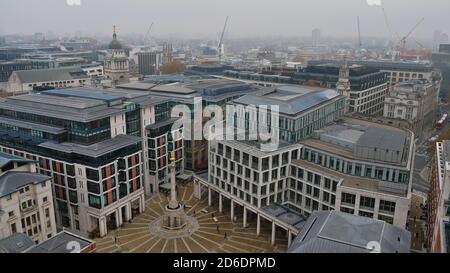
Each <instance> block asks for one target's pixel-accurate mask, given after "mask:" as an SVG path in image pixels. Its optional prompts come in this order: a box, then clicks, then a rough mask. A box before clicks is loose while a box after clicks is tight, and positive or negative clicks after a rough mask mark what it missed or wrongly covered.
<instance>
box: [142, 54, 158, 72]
mask: <svg viewBox="0 0 450 273" xmlns="http://www.w3.org/2000/svg"><path fill="white" fill-rule="evenodd" d="M160 64H161V53H160V52H149V51H148V52H140V53H138V66H139V74H141V75H154V74H156V71H158V69H159V66H160Z"/></svg>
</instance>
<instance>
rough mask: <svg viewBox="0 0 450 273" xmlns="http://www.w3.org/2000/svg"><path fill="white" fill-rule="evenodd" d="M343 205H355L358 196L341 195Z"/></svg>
mask: <svg viewBox="0 0 450 273" xmlns="http://www.w3.org/2000/svg"><path fill="white" fill-rule="evenodd" d="M341 198H342V203H343V204H345V205H352V206H353V205H355V199H356V196H355V195H354V194H350V193H345V192H343V193H342V195H341Z"/></svg>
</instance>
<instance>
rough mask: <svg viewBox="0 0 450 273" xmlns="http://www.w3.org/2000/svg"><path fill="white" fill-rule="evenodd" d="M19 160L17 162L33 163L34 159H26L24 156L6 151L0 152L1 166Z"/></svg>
mask: <svg viewBox="0 0 450 273" xmlns="http://www.w3.org/2000/svg"><path fill="white" fill-rule="evenodd" d="M12 162H17V163H31V162H34V161H33V160H29V159H25V158H23V157H18V156H15V155H12V154H7V153H4V152H0V168H3V167H4V166H6V165H8V164H9V163H12Z"/></svg>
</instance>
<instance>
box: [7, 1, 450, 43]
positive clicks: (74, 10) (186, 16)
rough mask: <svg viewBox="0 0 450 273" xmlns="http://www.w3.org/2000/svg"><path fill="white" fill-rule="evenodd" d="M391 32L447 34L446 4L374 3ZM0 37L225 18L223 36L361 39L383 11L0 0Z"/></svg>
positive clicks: (374, 29) (158, 28) (357, 6)
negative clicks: (316, 33)
mask: <svg viewBox="0 0 450 273" xmlns="http://www.w3.org/2000/svg"><path fill="white" fill-rule="evenodd" d="M381 2H382V5H381V7H384V8H385V10H386V12H387V14H388V17H389V21H390V25H391V28H392V30H393V31H394V32H396V33H398V35H399V36H404V35H406V34H407V33H408V32H409V30H410V29H411V28H412V27H413V26H414V25H415V24H416V23H417V22H418V21H419V20H420V19H421V18H422V17H424V18H425V21H424V22H423V23H422V24H421V25H420V26H419V27H418V28H417V29H416V30H415V31H414V33H413V35H412V36H414V37H418V38H427V39H429V38H431V37H432V35H433V32H434V31H435V30H441V31H442V32H446V33H449V32H450V17H449V16H448V12H449V10H450V1H448V0H430V1H424V0H420V1H419V0H381ZM0 3H1V4H0V7H1V16H0V34H32V33H35V32H44V33H45V32H48V31H51V32H54V33H57V34H63V33H74V32H76V31H81V33H82V34H83V35H94V34H95V33H102V34H109V33H111V31H112V25H117V26H118V29H119V30H118V32H119V35H124V36H125V35H127V34H131V33H137V34H139V33H142V34H145V33H146V32H147V29H148V27H149V25H150V24H151V22H154V26H153V29H152V34H151V35H152V36H168V35H182V36H190V37H195V36H198V35H209V36H214V35H216V34H217V33H218V32H220V31H221V29H222V27H223V23H224V20H225V17H226V16H227V15H229V16H230V21H229V24H228V28H227V36H229V37H253V36H266V35H267V36H273V35H282V36H310V35H311V31H312V29H314V28H318V29H320V30H321V32H322V36H328V37H355V36H357V25H356V17H357V16H359V17H360V22H361V35H362V36H363V37H364V36H365V37H369V36H370V37H388V36H389V31H388V28H387V26H386V23H385V20H384V16H383V12H382V9H381V7H379V6H369V5H368V4H367V1H366V0H277V1H268V0H244V1H242V0H241V1H239V0H226V1H224V0H222V1H219V0H164V1H162V0H81V5H80V6H69V5H68V4H67V2H66V0H39V1H36V0H0Z"/></svg>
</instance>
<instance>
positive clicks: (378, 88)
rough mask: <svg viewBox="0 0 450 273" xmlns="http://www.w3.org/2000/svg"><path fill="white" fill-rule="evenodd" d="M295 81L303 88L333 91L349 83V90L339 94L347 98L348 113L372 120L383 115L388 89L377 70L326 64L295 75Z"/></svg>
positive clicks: (307, 68) (350, 65) (382, 75)
mask: <svg viewBox="0 0 450 273" xmlns="http://www.w3.org/2000/svg"><path fill="white" fill-rule="evenodd" d="M293 80H294V82H295V83H299V84H302V85H308V86H320V87H326V88H332V89H338V87H339V88H341V87H342V81H343V80H348V84H349V85H350V86H349V87H350V90H346V91H345V92H342V90H340V91H339V92H341V94H342V95H344V96H345V97H346V105H347V107H346V109H347V111H346V112H349V113H361V114H366V115H373V116H377V115H382V114H383V104H384V99H385V96H386V94H387V92H388V85H387V83H386V76H385V74H384V73H382V72H380V71H379V70H378V69H375V68H368V67H363V66H360V65H352V64H351V63H350V62H348V63H347V61H345V63H344V65H342V64H340V63H323V64H318V65H310V66H308V67H306V68H305V69H303V70H301V71H299V72H295V73H294V76H293ZM346 88H347V89H348V86H347V87H346Z"/></svg>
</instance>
